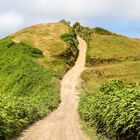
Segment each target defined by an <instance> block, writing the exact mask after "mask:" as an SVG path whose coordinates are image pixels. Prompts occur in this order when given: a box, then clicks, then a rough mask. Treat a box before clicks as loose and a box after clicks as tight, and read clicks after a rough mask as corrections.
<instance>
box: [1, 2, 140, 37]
mask: <svg viewBox="0 0 140 140" xmlns="http://www.w3.org/2000/svg"><path fill="white" fill-rule="evenodd" d="M139 5H140V1H139V0H24V1H20V0H12V1H11V0H3V1H1V4H0V35H1V36H3V35H5V34H6V33H8V32H9V33H11V32H12V31H13V32H14V31H16V30H17V29H19V28H21V27H25V26H28V25H31V24H34V23H39V22H48V21H54V20H59V19H62V18H66V19H68V20H70V21H75V20H80V21H81V22H82V23H83V24H86V25H92V24H95V25H96V24H99V25H104V26H105V27H108V26H109V25H110V23H112V24H114V25H116V27H117V24H122V23H125V24H124V25H125V26H128V25H130V24H136V23H140V8H139ZM110 27H113V26H112V25H110ZM114 30H115V27H114Z"/></svg>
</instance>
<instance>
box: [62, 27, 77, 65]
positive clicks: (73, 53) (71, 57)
mask: <svg viewBox="0 0 140 140" xmlns="http://www.w3.org/2000/svg"><path fill="white" fill-rule="evenodd" d="M60 38H61V39H62V40H63V41H65V42H66V43H67V46H68V47H67V49H66V50H65V52H63V53H62V54H60V58H62V59H64V60H65V61H66V62H67V64H68V65H69V66H73V65H74V63H75V61H76V59H77V56H78V52H79V51H78V40H77V35H76V33H75V31H74V30H73V28H71V27H70V32H69V33H65V34H62V35H61V36H60Z"/></svg>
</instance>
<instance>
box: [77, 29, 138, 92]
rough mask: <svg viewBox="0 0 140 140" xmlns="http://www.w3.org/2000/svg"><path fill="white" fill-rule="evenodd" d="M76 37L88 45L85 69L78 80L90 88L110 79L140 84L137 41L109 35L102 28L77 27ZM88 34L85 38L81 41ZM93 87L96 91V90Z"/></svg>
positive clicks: (94, 87)
mask: <svg viewBox="0 0 140 140" xmlns="http://www.w3.org/2000/svg"><path fill="white" fill-rule="evenodd" d="M80 28H81V29H79V31H78V34H80V35H81V36H83V38H85V40H87V41H88V49H87V60H86V66H87V69H86V70H85V71H84V72H83V74H82V77H83V79H84V80H85V81H86V82H85V84H86V85H88V87H90V88H89V89H88V88H87V89H86V90H92V89H91V87H92V88H93V89H98V87H99V86H100V85H101V83H104V82H105V81H108V80H112V79H125V80H129V81H134V82H138V81H139V80H140V74H139V71H140V40H139V39H133V38H128V37H125V36H123V35H119V34H116V33H112V32H110V31H107V30H105V29H102V28H99V27H97V28H93V29H92V28H87V27H80ZM87 34H88V38H86V37H87V36H86V37H84V36H85V35H87ZM96 87H97V88H96Z"/></svg>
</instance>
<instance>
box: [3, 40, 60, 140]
mask: <svg viewBox="0 0 140 140" xmlns="http://www.w3.org/2000/svg"><path fill="white" fill-rule="evenodd" d="M32 57H43V54H42V52H41V51H40V50H38V49H35V48H32V47H31V46H29V45H27V44H25V43H22V42H21V43H14V42H13V41H12V39H11V37H7V38H5V39H2V40H0V139H3V140H5V139H6V140H7V139H10V138H11V137H12V136H13V135H15V134H17V133H18V132H20V131H21V130H23V129H24V128H25V127H26V126H28V125H29V124H31V123H32V122H34V121H36V120H38V119H39V118H41V117H43V116H45V115H47V114H48V113H49V112H50V111H52V110H54V109H55V108H56V107H57V106H58V104H59V103H60V95H59V88H60V87H59V83H60V81H59V80H58V79H59V73H57V72H55V71H53V70H47V69H44V68H43V67H41V66H40V65H39V64H37V63H35V62H34V61H33V60H32ZM54 87H55V88H54Z"/></svg>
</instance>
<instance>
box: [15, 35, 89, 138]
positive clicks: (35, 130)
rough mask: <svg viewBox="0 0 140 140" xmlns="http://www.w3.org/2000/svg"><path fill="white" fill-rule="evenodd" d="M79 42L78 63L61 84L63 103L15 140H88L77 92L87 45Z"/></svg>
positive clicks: (81, 41) (80, 39)
mask: <svg viewBox="0 0 140 140" xmlns="http://www.w3.org/2000/svg"><path fill="white" fill-rule="evenodd" d="M78 41H79V45H78V48H79V56H78V58H77V61H76V63H75V65H74V66H73V67H72V68H71V69H70V70H69V71H68V72H67V73H66V74H65V76H64V78H63V80H62V82H61V100H62V102H61V104H60V106H59V107H58V109H56V110H55V111H54V112H52V113H51V114H50V115H49V116H47V117H46V118H44V119H43V120H40V121H38V122H37V123H35V124H34V125H33V126H31V127H29V128H28V129H27V130H25V131H24V132H23V133H22V134H21V136H20V137H19V138H16V139H15V140H88V138H87V136H85V134H84V133H83V131H82V130H81V126H80V124H79V116H78V113H77V105H78V96H77V92H76V86H77V85H78V83H79V81H80V74H81V72H82V71H83V70H84V68H85V58H86V49H87V44H86V42H85V41H84V40H83V39H82V38H80V37H78Z"/></svg>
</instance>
